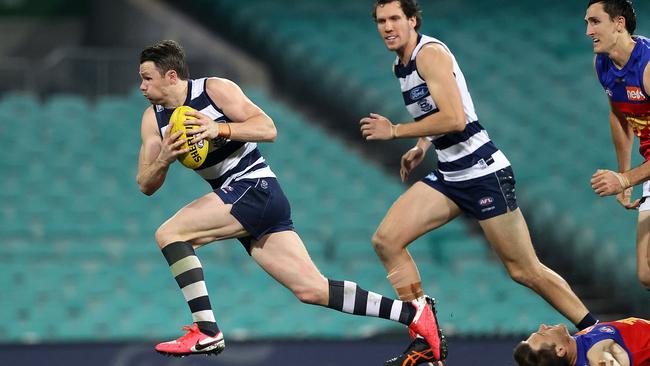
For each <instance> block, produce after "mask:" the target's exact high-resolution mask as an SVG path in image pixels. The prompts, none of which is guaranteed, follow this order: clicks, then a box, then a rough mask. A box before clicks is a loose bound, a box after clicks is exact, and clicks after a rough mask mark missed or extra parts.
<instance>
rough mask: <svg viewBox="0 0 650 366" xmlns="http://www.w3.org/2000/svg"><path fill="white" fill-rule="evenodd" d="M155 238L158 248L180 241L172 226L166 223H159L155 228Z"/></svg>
mask: <svg viewBox="0 0 650 366" xmlns="http://www.w3.org/2000/svg"><path fill="white" fill-rule="evenodd" d="M155 238H156V243H157V244H158V247H159V248H160V249H162V248H164V247H166V246H167V245H169V244H171V243H174V242H177V241H181V239H180V237H179V235H178V233H177V232H176V230H174V228H173V227H172V226H171V225H169V224H167V223H164V224H162V225H160V227H159V228H158V230H156V234H155Z"/></svg>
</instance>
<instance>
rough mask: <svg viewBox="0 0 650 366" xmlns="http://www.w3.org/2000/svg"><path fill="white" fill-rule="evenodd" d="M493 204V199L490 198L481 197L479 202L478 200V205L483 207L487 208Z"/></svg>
mask: <svg viewBox="0 0 650 366" xmlns="http://www.w3.org/2000/svg"><path fill="white" fill-rule="evenodd" d="M493 203H494V198H492V197H483V198H481V199H480V200H478V204H479V205H481V206H483V207H485V206H489V205H491V204H493Z"/></svg>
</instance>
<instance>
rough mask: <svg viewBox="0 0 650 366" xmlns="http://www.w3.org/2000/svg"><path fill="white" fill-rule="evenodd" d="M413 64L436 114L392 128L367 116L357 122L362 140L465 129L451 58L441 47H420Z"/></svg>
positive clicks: (382, 119) (385, 121) (378, 118)
mask: <svg viewBox="0 0 650 366" xmlns="http://www.w3.org/2000/svg"><path fill="white" fill-rule="evenodd" d="M416 62H417V68H418V72H419V73H420V75H421V76H422V78H423V79H424V81H425V82H426V83H427V88H428V89H429V93H430V94H431V98H432V99H433V101H434V102H435V103H436V106H437V107H438V110H439V111H438V112H437V113H434V114H432V115H430V116H427V117H425V118H424V119H422V120H420V121H417V122H411V123H404V124H398V125H393V124H392V123H391V121H390V120H388V119H387V118H386V117H383V116H381V115H378V114H375V113H371V114H370V116H369V117H365V118H362V119H361V121H360V124H361V134H362V135H363V137H364V138H365V139H366V140H390V139H393V138H411V137H425V136H432V135H440V134H445V133H450V132H458V131H462V130H463V129H465V113H464V110H463V103H462V100H461V96H460V91H459V90H458V86H457V85H456V80H455V78H454V70H453V61H452V58H451V55H450V54H449V53H448V52H447V50H445V48H444V47H443V46H441V45H439V44H433V43H432V44H428V45H425V46H424V47H423V48H422V50H421V51H420V52H419V53H418V55H417V58H416Z"/></svg>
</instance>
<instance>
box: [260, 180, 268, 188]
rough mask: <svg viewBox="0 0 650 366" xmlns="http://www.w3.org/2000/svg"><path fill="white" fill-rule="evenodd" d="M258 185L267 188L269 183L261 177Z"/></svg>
mask: <svg viewBox="0 0 650 366" xmlns="http://www.w3.org/2000/svg"><path fill="white" fill-rule="evenodd" d="M260 187H262V189H267V188H269V183H268V182H267V181H266V180H264V179H262V181H261V182H260Z"/></svg>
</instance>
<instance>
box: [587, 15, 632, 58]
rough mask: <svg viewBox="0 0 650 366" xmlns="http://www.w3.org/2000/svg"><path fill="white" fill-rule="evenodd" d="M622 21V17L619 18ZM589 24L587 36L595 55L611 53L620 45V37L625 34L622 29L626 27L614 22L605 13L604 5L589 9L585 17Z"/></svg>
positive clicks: (619, 21)
mask: <svg viewBox="0 0 650 366" xmlns="http://www.w3.org/2000/svg"><path fill="white" fill-rule="evenodd" d="M619 18H621V19H622V17H619ZM585 21H586V23H587V32H586V34H587V36H588V37H589V38H591V40H592V42H593V46H594V53H609V52H610V51H611V50H612V49H613V48H614V46H616V44H617V43H618V40H619V37H620V36H621V35H622V34H624V32H623V33H622V32H621V29H624V28H625V26H624V24H623V23H622V21H621V20H620V19H619V20H612V19H611V18H610V16H609V14H607V13H606V12H605V8H604V6H603V3H596V4H593V5H592V6H590V7H589V8H588V9H587V15H586V16H585Z"/></svg>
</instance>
